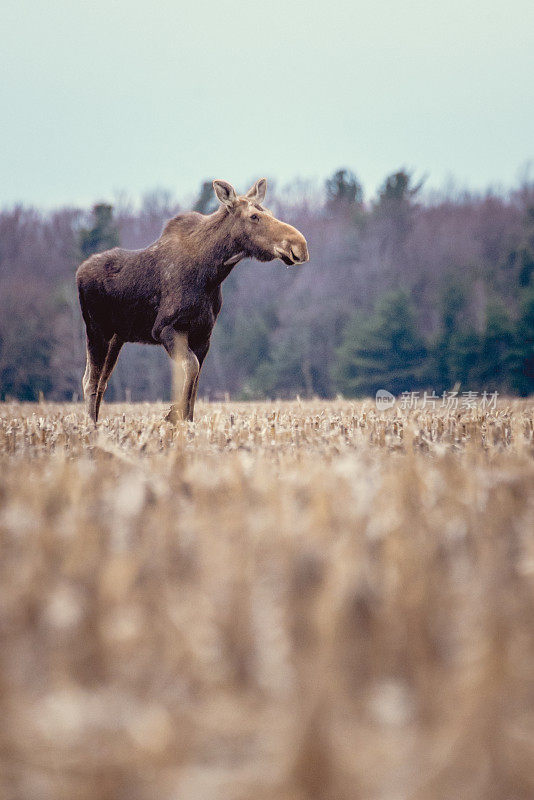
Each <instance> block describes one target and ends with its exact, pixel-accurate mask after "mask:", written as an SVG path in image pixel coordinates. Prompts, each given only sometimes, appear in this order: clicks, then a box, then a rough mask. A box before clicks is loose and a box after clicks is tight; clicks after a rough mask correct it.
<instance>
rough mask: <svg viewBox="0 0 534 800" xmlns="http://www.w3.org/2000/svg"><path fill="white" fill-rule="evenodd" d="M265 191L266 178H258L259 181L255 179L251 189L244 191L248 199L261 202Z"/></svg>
mask: <svg viewBox="0 0 534 800" xmlns="http://www.w3.org/2000/svg"><path fill="white" fill-rule="evenodd" d="M266 191H267V179H266V178H260V179H259V181H256V183H255V184H254V186H253V187H252V189H249V190H248V192H247V193H246V195H245V197H248V199H249V200H252V202H254V203H260V205H261V203H263V201H264V200H265V192H266Z"/></svg>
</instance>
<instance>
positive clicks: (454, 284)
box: [431, 278, 481, 392]
mask: <svg viewBox="0 0 534 800" xmlns="http://www.w3.org/2000/svg"><path fill="white" fill-rule="evenodd" d="M468 301H469V292H468V289H467V287H466V286H465V284H464V283H462V282H461V281H459V280H457V279H456V278H449V279H448V280H447V281H446V283H445V287H444V289H443V290H442V293H441V297H440V301H439V306H440V332H439V333H438V335H437V336H436V338H435V339H434V342H433V344H432V347H431V373H432V377H433V381H434V382H435V384H436V386H435V388H436V390H439V391H440V392H442V391H448V390H450V389H452V387H453V386H454V385H455V384H457V383H460V384H461V385H464V386H465V385H466V384H467V383H468V382H469V378H470V372H471V370H472V369H473V367H474V366H475V365H476V364H477V359H478V358H479V351H480V346H481V345H480V337H479V336H478V334H477V332H476V331H475V330H474V329H473V327H472V326H471V325H470V324H468V323H467V322H466V320H467V319H468V314H467V312H468V306H469V302H468Z"/></svg>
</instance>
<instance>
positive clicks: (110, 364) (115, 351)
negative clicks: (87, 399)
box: [96, 334, 123, 418]
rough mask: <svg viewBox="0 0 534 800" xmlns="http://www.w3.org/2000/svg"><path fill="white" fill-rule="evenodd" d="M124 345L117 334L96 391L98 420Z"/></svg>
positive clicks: (112, 340)
mask: <svg viewBox="0 0 534 800" xmlns="http://www.w3.org/2000/svg"><path fill="white" fill-rule="evenodd" d="M122 345H123V341H122V340H121V339H119V337H118V336H117V334H114V335H113V337H112V339H111V341H110V343H109V345H108V352H107V355H106V360H105V361H104V366H103V367H102V372H101V373H100V380H99V381H98V387H97V390H96V416H97V418H98V414H99V412H100V403H101V402H102V398H103V397H104V394H105V391H106V389H107V388H108V381H109V378H110V375H111V373H112V372H113V368H114V366H115V364H116V363H117V359H118V357H119V353H120V351H121V347H122Z"/></svg>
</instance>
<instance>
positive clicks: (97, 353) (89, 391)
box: [82, 326, 109, 425]
mask: <svg viewBox="0 0 534 800" xmlns="http://www.w3.org/2000/svg"><path fill="white" fill-rule="evenodd" d="M108 346H109V342H108V341H107V340H106V338H105V337H104V335H103V334H102V332H101V331H100V330H98V329H97V328H94V327H92V326H91V327H89V326H87V365H86V367H85V374H84V376H83V381H82V384H83V396H84V399H85V407H86V410H87V413H88V414H89V416H90V418H91V419H92V420H93V422H94V423H95V425H96V422H97V419H98V403H97V396H98V384H99V381H100V375H101V374H102V370H103V368H104V363H105V360H106V356H107V353H108Z"/></svg>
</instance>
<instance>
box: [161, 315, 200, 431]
mask: <svg viewBox="0 0 534 800" xmlns="http://www.w3.org/2000/svg"><path fill="white" fill-rule="evenodd" d="M160 340H161V343H162V344H163V346H164V347H165V350H166V351H167V353H168V354H169V356H170V357H171V359H172V362H173V370H172V372H173V374H172V399H173V406H172V408H171V410H170V412H169V415H168V417H167V419H169V420H170V421H171V422H177V421H178V420H192V419H193V404H194V398H193V394H194V389H195V382H196V380H197V378H198V373H199V363H198V358H197V357H196V355H195V354H194V353H193V351H192V350H191V348H190V347H189V343H188V339H187V334H186V333H177V332H176V331H175V330H174V328H170V327H168V328H164V330H163V331H162V332H161V335H160Z"/></svg>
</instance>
